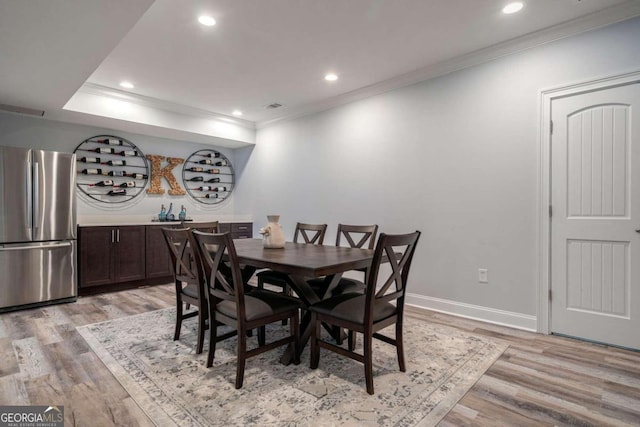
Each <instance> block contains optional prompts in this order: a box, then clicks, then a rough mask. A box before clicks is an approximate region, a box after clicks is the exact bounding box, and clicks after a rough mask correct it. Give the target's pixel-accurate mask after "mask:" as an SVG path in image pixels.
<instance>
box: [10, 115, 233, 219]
mask: <svg viewBox="0 0 640 427" xmlns="http://www.w3.org/2000/svg"><path fill="white" fill-rule="evenodd" d="M105 134H106V135H117V136H121V137H124V138H126V139H128V140H129V141H131V142H132V143H133V144H135V145H136V146H137V147H139V148H140V150H142V152H143V153H144V154H159V155H163V156H168V157H179V158H183V159H186V158H187V157H189V156H190V155H191V154H192V153H193V152H195V151H198V150H201V149H205V148H209V149H211V148H214V149H216V150H218V151H220V152H221V153H223V154H224V155H225V156H227V157H228V158H229V160H231V162H232V164H235V159H234V154H235V153H234V151H233V150H230V149H227V148H220V147H212V146H209V145H202V144H196V143H191V142H187V141H174V140H169V139H162V138H156V137H151V136H145V135H137V134H131V133H127V132H121V131H114V130H111V129H103V128H96V127H90V126H83V125H76V124H71V123H61V122H56V121H51V120H46V119H42V118H32V117H28V116H22V115H17V114H9V113H0V145H6V146H16V147H30V148H41V149H45V150H52V151H63V152H69V153H71V152H73V151H74V150H75V148H76V147H77V146H78V145H79V144H80V143H81V142H82V141H84V140H85V139H87V138H90V137H92V136H95V135H105ZM79 169H82V168H81V167H79ZM173 172H174V175H175V176H176V178H177V179H178V182H179V183H180V184H181V185H183V183H182V178H181V177H182V165H178V166H176V167H175V168H174V169H173ZM162 187H163V188H164V189H165V194H164V195H148V194H146V192H145V193H144V194H143V195H141V196H139V197H137V198H135V199H134V200H133V201H132V202H133V203H127V204H125V206H120V204H105V203H100V204H97V203H95V202H94V204H90V203H87V202H85V201H84V199H82V198H78V215H79V216H86V215H105V214H107V215H122V216H124V215H126V216H132V215H133V216H143V215H146V216H148V219H149V220H151V218H152V217H153V216H155V215H157V214H158V212H159V211H160V206H161V205H162V204H165V205H166V207H167V208H168V207H169V203H171V202H173V212H174V214H175V215H176V216H177V215H178V212H179V211H180V206H181V205H185V208H186V209H187V215H188V216H189V217H209V216H211V218H219V217H221V216H222V217H224V216H232V215H233V213H234V205H233V193H232V196H231V197H230V198H229V200H225V201H224V202H222V203H221V204H219V205H214V206H210V205H204V204H202V203H199V202H197V201H195V200H193V199H192V198H191V197H189V196H188V195H185V196H169V195H168V194H167V193H166V190H168V189H169V184H168V183H167V182H166V181H165V180H163V184H162Z"/></svg>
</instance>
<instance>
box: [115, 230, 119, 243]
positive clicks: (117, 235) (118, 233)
mask: <svg viewBox="0 0 640 427" xmlns="http://www.w3.org/2000/svg"><path fill="white" fill-rule="evenodd" d="M117 236H118V237H117V240H116V241H117V242H118V243H120V229H119V228H118V230H117Z"/></svg>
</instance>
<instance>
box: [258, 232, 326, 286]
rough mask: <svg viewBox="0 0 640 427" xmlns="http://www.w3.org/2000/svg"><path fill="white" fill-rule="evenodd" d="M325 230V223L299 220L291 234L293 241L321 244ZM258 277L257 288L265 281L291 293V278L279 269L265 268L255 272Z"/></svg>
mask: <svg viewBox="0 0 640 427" xmlns="http://www.w3.org/2000/svg"><path fill="white" fill-rule="evenodd" d="M326 232H327V224H305V223H302V222H299V223H297V224H296V228H295V232H294V234H293V243H298V240H300V243H307V244H312V245H322V244H323V243H324V235H325V233H326ZM256 276H257V277H258V288H259V289H263V288H264V285H265V283H266V284H269V285H273V286H278V287H280V288H282V292H283V293H284V294H285V295H289V296H290V295H291V279H290V278H289V275H288V274H286V273H281V272H279V271H273V270H265V271H261V272H259V273H258V274H256Z"/></svg>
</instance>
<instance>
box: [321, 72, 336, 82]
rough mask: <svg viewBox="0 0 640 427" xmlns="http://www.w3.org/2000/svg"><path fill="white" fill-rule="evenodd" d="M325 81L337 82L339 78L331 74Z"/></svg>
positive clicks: (325, 77)
mask: <svg viewBox="0 0 640 427" xmlns="http://www.w3.org/2000/svg"><path fill="white" fill-rule="evenodd" d="M324 79H325V80H326V81H328V82H335V81H336V80H338V76H337V75H335V74H333V73H329V74H327V75H326V76H324Z"/></svg>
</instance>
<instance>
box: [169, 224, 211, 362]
mask: <svg viewBox="0 0 640 427" xmlns="http://www.w3.org/2000/svg"><path fill="white" fill-rule="evenodd" d="M162 233H163V235H164V238H165V241H166V242H167V246H168V247H169V255H170V256H171V267H172V269H173V277H174V281H175V289H176V327H175V332H174V334H173V339H174V341H176V340H178V339H180V329H181V327H182V321H183V320H184V319H189V318H191V317H195V316H198V341H197V344H196V354H200V353H202V348H203V345H204V333H205V330H206V329H207V317H208V309H207V297H206V294H205V289H204V277H203V273H202V271H201V270H200V269H198V266H197V264H196V263H195V262H192V260H193V257H192V255H191V254H192V251H191V249H190V245H189V229H188V228H163V229H162ZM183 303H184V304H187V309H188V308H189V307H190V305H191V304H193V305H194V306H195V307H197V310H196V311H192V312H189V313H186V314H185V313H184V311H183Z"/></svg>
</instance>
